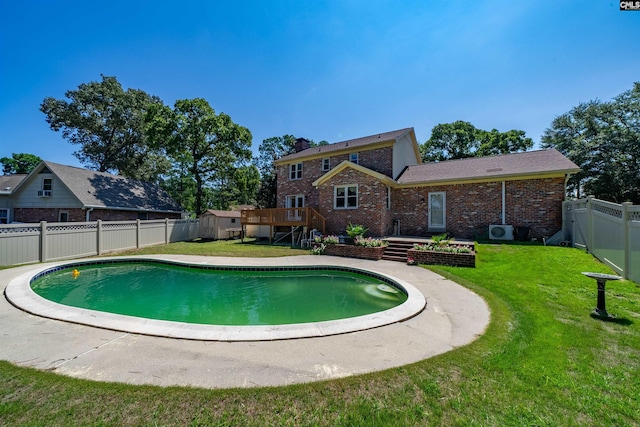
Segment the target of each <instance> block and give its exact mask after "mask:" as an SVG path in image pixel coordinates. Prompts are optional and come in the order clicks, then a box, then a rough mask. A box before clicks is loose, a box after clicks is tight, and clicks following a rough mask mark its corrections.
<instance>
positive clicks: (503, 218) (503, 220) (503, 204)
mask: <svg viewBox="0 0 640 427" xmlns="http://www.w3.org/2000/svg"><path fill="white" fill-rule="evenodd" d="M505 200H506V191H505V183H504V181H502V225H505V224H506V223H507V218H506V215H505V209H506V206H505V204H506V203H505Z"/></svg>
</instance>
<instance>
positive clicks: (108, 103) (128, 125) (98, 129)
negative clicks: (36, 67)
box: [40, 75, 170, 181]
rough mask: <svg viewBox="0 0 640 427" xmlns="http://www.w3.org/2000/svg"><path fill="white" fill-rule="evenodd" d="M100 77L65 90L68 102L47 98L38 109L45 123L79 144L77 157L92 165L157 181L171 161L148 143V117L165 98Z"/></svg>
mask: <svg viewBox="0 0 640 427" xmlns="http://www.w3.org/2000/svg"><path fill="white" fill-rule="evenodd" d="M101 77H102V81H100V82H89V83H82V84H81V85H80V86H78V89H76V90H69V91H67V92H65V97H66V98H67V99H66V100H65V99H55V98H52V97H47V98H45V99H44V101H43V102H42V104H41V105H40V110H41V111H42V112H43V113H44V114H45V115H46V121H47V123H49V125H50V127H51V129H53V130H54V131H56V132H57V131H61V132H62V136H63V137H64V138H65V139H66V140H68V141H69V142H70V143H72V144H76V145H79V146H80V148H79V149H78V151H76V152H75V153H74V155H75V156H76V157H77V158H78V160H80V162H82V163H83V164H85V165H86V166H88V167H89V168H90V169H95V170H98V171H101V172H107V171H109V172H116V173H120V174H122V175H124V176H127V177H129V178H136V179H144V180H151V181H155V180H157V177H158V176H159V175H161V174H163V173H166V171H167V170H168V168H169V166H170V165H169V163H168V162H167V160H166V157H165V156H163V155H162V153H158V152H157V151H154V150H152V149H151V148H150V147H149V145H148V144H147V141H146V136H145V132H144V127H145V122H144V119H145V115H146V112H147V110H148V109H149V108H150V106H152V105H162V101H161V100H160V98H158V97H156V96H151V95H148V94H147V93H146V92H144V91H142V90H139V89H127V90H126V91H125V90H123V88H122V86H121V85H120V83H119V82H118V80H117V79H116V78H115V77H108V76H104V75H102V76H101Z"/></svg>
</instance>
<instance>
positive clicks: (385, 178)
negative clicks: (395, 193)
mask: <svg viewBox="0 0 640 427" xmlns="http://www.w3.org/2000/svg"><path fill="white" fill-rule="evenodd" d="M348 168H350V169H355V170H357V171H358V172H362V173H364V174H366V175H369V176H372V177H374V178H375V179H377V180H379V181H381V182H383V183H385V184H387V185H390V186H395V185H396V182H395V181H394V180H393V179H391V178H389V177H388V176H386V175H383V174H381V173H379V172H376V171H374V170H371V169H369V168H365V167H364V166H360V165H357V164H355V163H353V162H350V161H348V160H345V161H343V162H342V163H340V164H339V165H338V166H336V167H335V168H333V169H331V170H330V171H329V172H327V173H325V174H324V175H322V176H321V177H320V178H318V179H316V180H315V181H314V182H313V184H312V185H313V186H314V187H317V186H319V185H322V184H323V183H324V182H326V181H327V180H329V179H331V178H333V177H334V176H336V175H338V174H339V173H341V172H342V171H344V170H345V169H348Z"/></svg>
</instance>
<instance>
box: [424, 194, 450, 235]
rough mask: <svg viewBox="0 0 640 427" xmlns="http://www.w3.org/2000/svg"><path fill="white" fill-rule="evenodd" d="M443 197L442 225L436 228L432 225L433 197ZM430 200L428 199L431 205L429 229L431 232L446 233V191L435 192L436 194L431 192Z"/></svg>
mask: <svg viewBox="0 0 640 427" xmlns="http://www.w3.org/2000/svg"><path fill="white" fill-rule="evenodd" d="M438 195H441V196H442V225H440V224H438V225H436V226H434V225H433V224H432V218H431V211H432V208H431V196H438ZM428 197H429V199H428V203H429V205H428V206H429V214H428V224H427V226H428V229H429V231H446V229H447V193H446V192H445V191H434V192H429V195H428Z"/></svg>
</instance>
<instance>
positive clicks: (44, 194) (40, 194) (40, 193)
mask: <svg viewBox="0 0 640 427" xmlns="http://www.w3.org/2000/svg"><path fill="white" fill-rule="evenodd" d="M38 197H51V190H38Z"/></svg>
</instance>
